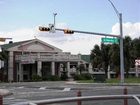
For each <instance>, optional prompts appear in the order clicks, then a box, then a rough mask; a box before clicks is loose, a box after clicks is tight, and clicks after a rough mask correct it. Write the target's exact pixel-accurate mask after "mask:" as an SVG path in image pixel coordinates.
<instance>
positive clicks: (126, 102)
mask: <svg viewBox="0 0 140 105" xmlns="http://www.w3.org/2000/svg"><path fill="white" fill-rule="evenodd" d="M123 94H124V95H127V88H126V87H125V88H124V90H123ZM124 105H128V99H127V98H126V99H124Z"/></svg>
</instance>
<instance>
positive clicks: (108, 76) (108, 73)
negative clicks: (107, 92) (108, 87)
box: [107, 66, 110, 79]
mask: <svg viewBox="0 0 140 105" xmlns="http://www.w3.org/2000/svg"><path fill="white" fill-rule="evenodd" d="M107 78H108V79H110V66H108V69H107Z"/></svg>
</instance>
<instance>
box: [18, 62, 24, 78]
mask: <svg viewBox="0 0 140 105" xmlns="http://www.w3.org/2000/svg"><path fill="white" fill-rule="evenodd" d="M18 75H19V81H23V65H22V64H21V63H19V72H18Z"/></svg>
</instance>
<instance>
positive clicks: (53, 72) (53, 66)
mask: <svg viewBox="0 0 140 105" xmlns="http://www.w3.org/2000/svg"><path fill="white" fill-rule="evenodd" d="M51 71H52V75H55V62H52V64H51Z"/></svg>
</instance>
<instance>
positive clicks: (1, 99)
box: [0, 95, 3, 105]
mask: <svg viewBox="0 0 140 105" xmlns="http://www.w3.org/2000/svg"><path fill="white" fill-rule="evenodd" d="M0 105H3V97H2V96H1V95H0Z"/></svg>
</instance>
